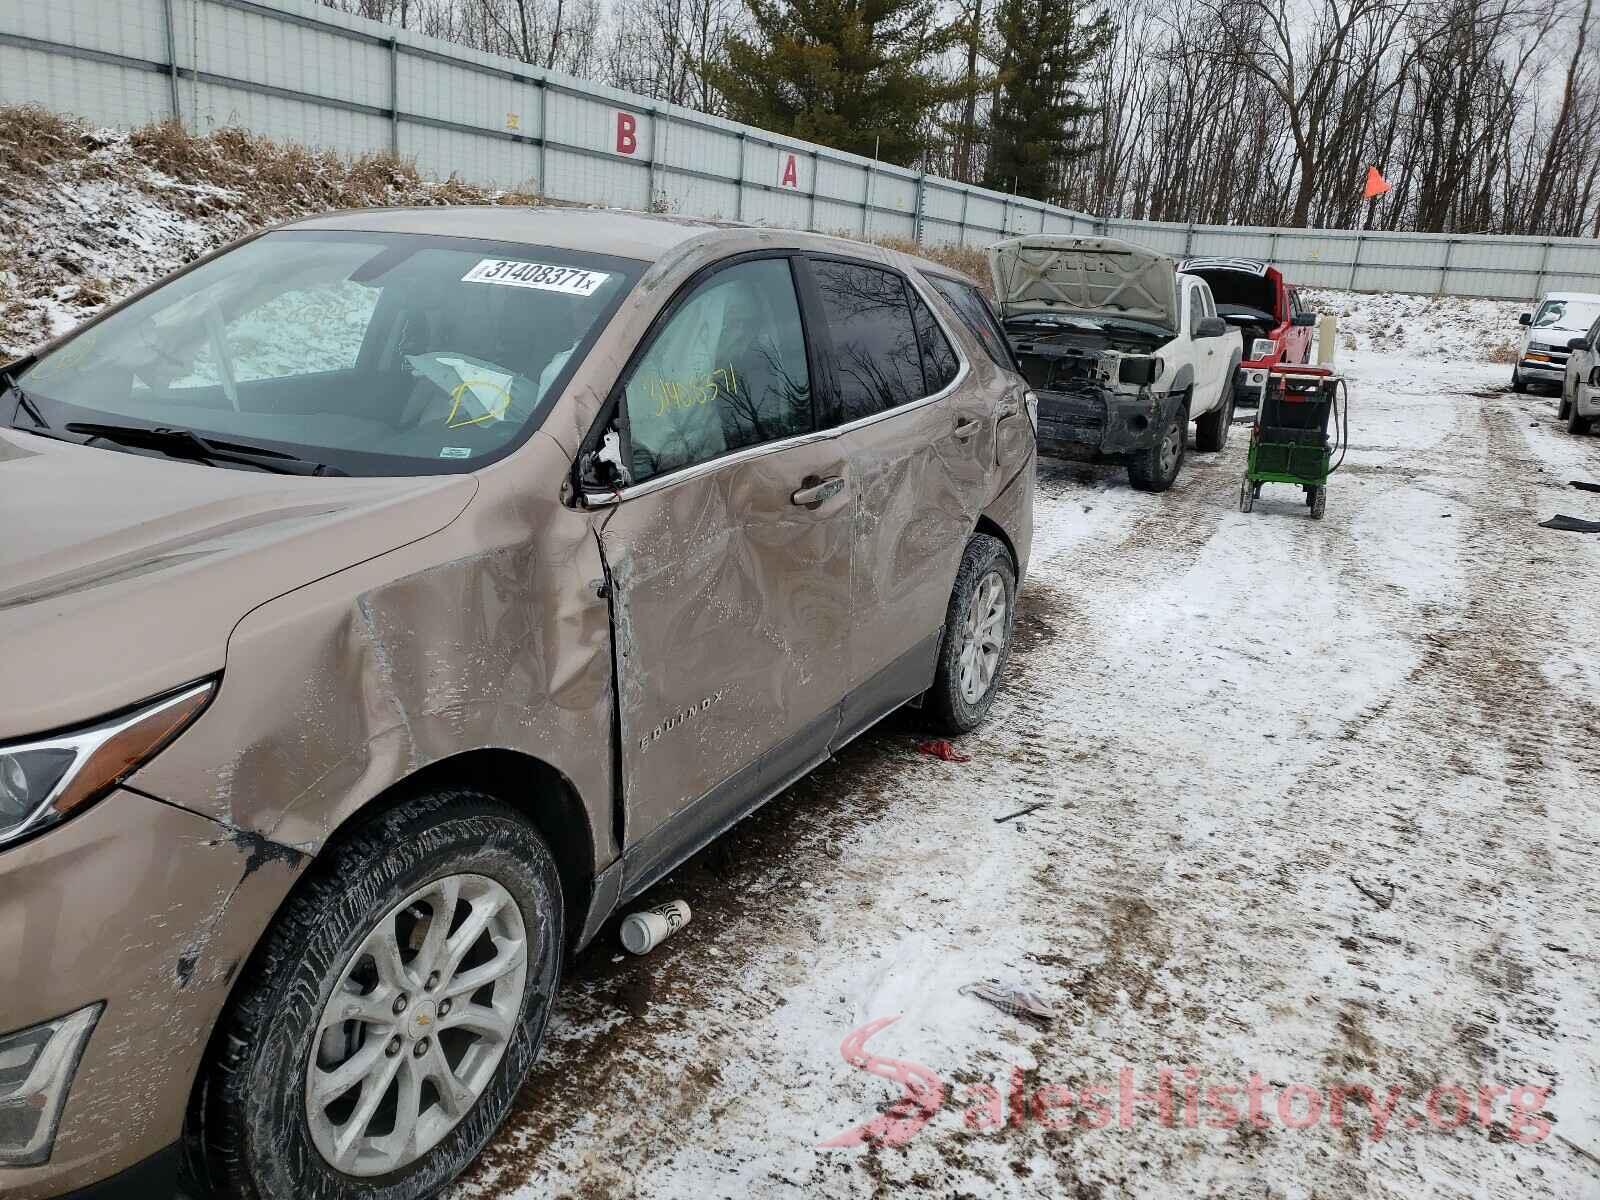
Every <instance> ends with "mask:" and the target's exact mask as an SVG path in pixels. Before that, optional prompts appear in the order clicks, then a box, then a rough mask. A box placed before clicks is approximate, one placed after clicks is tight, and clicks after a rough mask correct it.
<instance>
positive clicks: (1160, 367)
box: [1152, 354, 1167, 379]
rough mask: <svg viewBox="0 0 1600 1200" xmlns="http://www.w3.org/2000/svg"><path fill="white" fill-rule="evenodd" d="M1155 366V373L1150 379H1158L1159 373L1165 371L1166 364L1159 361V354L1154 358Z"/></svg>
mask: <svg viewBox="0 0 1600 1200" xmlns="http://www.w3.org/2000/svg"><path fill="white" fill-rule="evenodd" d="M1155 364H1156V368H1155V369H1156V373H1155V375H1154V376H1153V377H1152V378H1155V379H1160V378H1161V373H1162V372H1163V371H1165V370H1166V369H1167V364H1166V363H1164V362H1163V361H1162V360H1161V356H1160V355H1159V354H1158V355H1156V356H1155Z"/></svg>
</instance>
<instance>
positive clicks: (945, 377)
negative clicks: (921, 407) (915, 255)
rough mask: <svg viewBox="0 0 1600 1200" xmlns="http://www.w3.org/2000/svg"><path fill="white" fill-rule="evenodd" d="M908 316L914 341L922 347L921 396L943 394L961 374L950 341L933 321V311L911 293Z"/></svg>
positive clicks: (935, 321) (936, 322) (937, 323)
mask: <svg viewBox="0 0 1600 1200" xmlns="http://www.w3.org/2000/svg"><path fill="white" fill-rule="evenodd" d="M911 315H912V317H913V319H914V320H915V321H916V325H917V340H918V341H919V342H920V343H921V344H922V389H923V395H925V396H931V395H933V394H934V393H935V392H942V391H944V389H945V388H947V387H949V386H950V385H951V384H952V383H954V382H955V378H956V374H957V372H959V371H960V370H961V360H960V359H958V358H957V357H956V352H955V350H954V348H952V347H951V345H950V339H949V338H947V337H945V335H944V330H942V329H940V328H939V322H938V321H937V320H936V319H935V318H934V315H933V309H931V308H929V307H928V304H927V301H925V300H924V299H923V298H922V297H921V296H919V295H917V294H916V292H914V291H913V292H912V293H911Z"/></svg>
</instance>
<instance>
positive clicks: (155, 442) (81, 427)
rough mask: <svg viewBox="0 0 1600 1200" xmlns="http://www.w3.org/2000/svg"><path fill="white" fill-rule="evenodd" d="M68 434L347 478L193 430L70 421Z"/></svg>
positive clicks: (279, 470)
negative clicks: (214, 438) (212, 437)
mask: <svg viewBox="0 0 1600 1200" xmlns="http://www.w3.org/2000/svg"><path fill="white" fill-rule="evenodd" d="M66 428H67V432H68V433H78V434H82V435H83V436H84V437H85V438H87V439H88V440H90V441H94V440H96V439H97V438H98V439H104V440H105V441H108V442H121V443H122V444H123V445H125V446H146V447H148V448H150V449H152V450H163V451H165V452H167V453H168V454H173V455H177V456H179V457H184V458H193V459H196V460H198V461H200V462H208V463H239V464H241V465H243V466H248V467H259V468H261V469H262V470H263V471H274V472H276V473H277V474H279V475H346V474H348V472H346V471H341V470H340V469H339V468H338V467H331V466H329V465H328V464H327V463H319V462H311V461H309V460H308V459H304V458H296V457H295V456H294V455H293V454H285V453H284V452H283V451H282V450H269V449H267V448H266V447H265V446H250V445H246V444H244V443H242V442H224V441H214V440H212V439H211V438H208V437H203V436H202V435H200V434H198V433H196V432H195V431H194V430H192V429H173V428H170V427H168V426H165V425H157V426H155V427H153V428H152V427H150V426H148V425H107V424H101V423H100V422H97V421H69V422H68V423H67V427H66Z"/></svg>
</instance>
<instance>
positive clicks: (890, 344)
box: [811, 261, 925, 424]
mask: <svg viewBox="0 0 1600 1200" xmlns="http://www.w3.org/2000/svg"><path fill="white" fill-rule="evenodd" d="M811 270H812V274H813V275H814V276H815V278H816V281H817V290H818V291H819V292H820V293H821V296H822V311H823V315H824V316H825V318H826V319H827V322H828V333H829V335H830V337H831V340H832V342H833V350H834V374H835V377H836V380H837V388H838V411H837V412H835V413H834V414H832V417H833V419H832V421H830V422H829V423H830V424H846V423H848V422H850V421H856V420H859V419H861V418H862V417H870V416H872V415H873V414H874V413H879V412H882V411H883V410H884V409H886V408H893V407H895V406H896V405H899V404H905V403H907V402H909V401H911V400H915V399H917V398H919V397H920V396H922V395H924V391H923V388H924V386H925V385H924V383H923V378H922V353H921V350H920V349H919V347H918V344H917V333H916V329H915V328H914V327H913V325H912V322H911V306H910V304H909V303H908V301H907V299H906V288H905V284H904V283H903V282H902V281H901V278H900V276H899V275H897V274H896V273H895V272H893V271H884V270H880V269H879V268H877V267H869V266H865V265H861V264H858V263H844V262H829V261H820V262H818V261H814V262H812V264H811Z"/></svg>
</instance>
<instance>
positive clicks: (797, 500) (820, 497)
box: [789, 475, 844, 508]
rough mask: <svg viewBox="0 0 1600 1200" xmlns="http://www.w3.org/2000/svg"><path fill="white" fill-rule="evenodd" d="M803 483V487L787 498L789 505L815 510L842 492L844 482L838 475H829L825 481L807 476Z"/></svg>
mask: <svg viewBox="0 0 1600 1200" xmlns="http://www.w3.org/2000/svg"><path fill="white" fill-rule="evenodd" d="M804 482H805V486H804V487H802V488H801V489H800V490H799V491H797V492H796V493H795V494H794V495H792V496H790V497H789V502H790V503H791V504H798V505H799V506H800V507H801V508H816V507H817V506H818V505H820V504H823V503H824V502H826V501H828V500H832V499H833V498H834V497H835V496H837V495H838V494H839V493H840V492H842V491H844V480H843V479H842V478H841V477H840V476H838V475H830V476H828V478H826V479H818V478H817V477H816V476H815V475H807V476H806V478H805V481H804Z"/></svg>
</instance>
